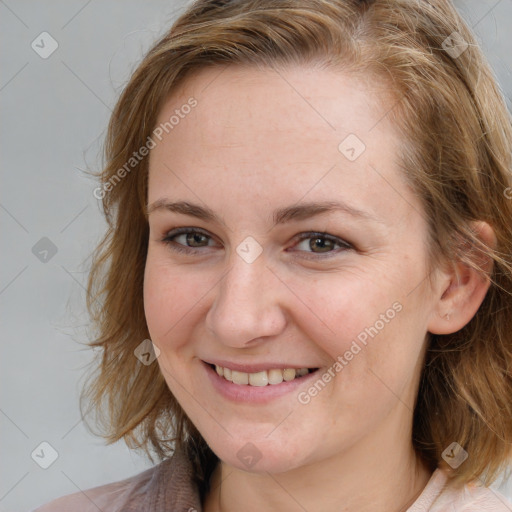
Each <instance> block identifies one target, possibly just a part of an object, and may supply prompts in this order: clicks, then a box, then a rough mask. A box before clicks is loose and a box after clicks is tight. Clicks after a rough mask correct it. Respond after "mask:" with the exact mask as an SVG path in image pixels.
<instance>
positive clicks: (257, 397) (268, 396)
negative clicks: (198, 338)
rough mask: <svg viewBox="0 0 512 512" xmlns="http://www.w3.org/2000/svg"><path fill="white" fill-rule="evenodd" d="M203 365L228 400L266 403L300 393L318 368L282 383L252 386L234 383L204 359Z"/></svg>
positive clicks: (313, 378) (216, 386)
mask: <svg viewBox="0 0 512 512" xmlns="http://www.w3.org/2000/svg"><path fill="white" fill-rule="evenodd" d="M202 364H203V366H204V367H205V369H206V373H207V375H208V378H209V379H210V381H211V383H212V385H213V387H214V388H215V389H216V390H217V391H218V392H219V393H220V394H221V395H222V396H223V397H224V398H227V399H228V400H231V401H233V402H242V403H243V402H245V403H255V404H265V403H268V402H270V401H272V400H274V399H276V398H278V397H281V396H284V395H287V394H289V393H294V392H295V393H296V394H298V392H299V390H300V388H302V387H304V385H305V384H309V383H310V382H311V381H313V380H315V379H316V378H317V374H318V370H316V371H314V372H312V373H309V374H308V375H304V376H303V377H300V378H296V379H293V380H290V381H288V382H286V381H283V382H281V384H267V385H266V386H251V385H244V384H234V383H233V382H230V381H228V380H226V379H225V378H224V377H221V376H220V375H219V374H218V373H217V372H216V371H215V370H214V369H213V368H212V367H211V366H210V365H209V364H207V363H205V362H204V361H203V363H202Z"/></svg>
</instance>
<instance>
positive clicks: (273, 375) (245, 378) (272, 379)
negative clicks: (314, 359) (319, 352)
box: [209, 364, 318, 387]
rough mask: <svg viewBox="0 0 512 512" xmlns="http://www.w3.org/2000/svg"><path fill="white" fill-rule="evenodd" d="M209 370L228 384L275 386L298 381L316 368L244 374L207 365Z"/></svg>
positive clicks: (274, 369) (276, 369)
mask: <svg viewBox="0 0 512 512" xmlns="http://www.w3.org/2000/svg"><path fill="white" fill-rule="evenodd" d="M209 366H210V368H212V369H213V370H215V371H216V372H217V375H219V377H222V378H224V379H225V380H227V381H228V382H233V384H238V385H241V386H257V387H263V386H275V385H278V384H281V383H282V382H289V381H292V380H296V379H300V378H302V377H305V376H306V375H309V374H310V373H313V372H316V371H317V370H318V368H284V369H279V368H273V369H271V370H263V371H261V372H255V373H246V372H239V371H236V370H231V369H230V368H226V367H223V366H217V365H215V364H209Z"/></svg>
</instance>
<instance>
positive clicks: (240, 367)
mask: <svg viewBox="0 0 512 512" xmlns="http://www.w3.org/2000/svg"><path fill="white" fill-rule="evenodd" d="M203 361H204V362H205V363H207V364H214V365H217V366H222V367H223V368H229V369H231V370H235V371H237V372H244V373H257V372H262V371H264V370H272V369H279V370H284V369H286V368H295V369H296V370H298V369H299V368H318V366H312V365H309V364H303V365H301V364H293V363H279V362H277V363H276V362H265V363H251V364H243V363H234V362H232V361H225V360H220V359H215V360H213V359H210V360H209V361H206V360H204V359H203Z"/></svg>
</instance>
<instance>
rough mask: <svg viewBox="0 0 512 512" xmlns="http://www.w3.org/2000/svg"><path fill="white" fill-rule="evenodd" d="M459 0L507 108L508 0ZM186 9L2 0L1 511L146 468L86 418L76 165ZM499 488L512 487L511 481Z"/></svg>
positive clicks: (84, 184) (82, 237)
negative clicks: (108, 442)
mask: <svg viewBox="0 0 512 512" xmlns="http://www.w3.org/2000/svg"><path fill="white" fill-rule="evenodd" d="M456 5H457V7H459V8H460V10H461V12H462V14H463V15H464V17H465V18H466V20H467V21H468V23H469V24H470V25H471V26H472V27H473V28H474V31H475V32H476V34H477V36H478V38H479V41H480V44H481V45H482V47H483V49H484V51H485V53H486V54H487V55H488V57H489V59H490V61H491V64H492V66H493V67H494V69H495V72H496V75H497V77H498V80H499V82H500V83H501V86H502V88H503V92H504V94H505V95H506V96H507V97H508V98H507V102H508V105H509V108H510V107H511V105H512V102H511V98H512V77H511V68H512V65H511V63H512V56H511V54H512V52H511V49H512V37H511V34H510V26H511V24H512V0H485V1H481V0H470V1H466V0H462V1H459V2H457V3H456ZM184 7H185V2H184V1H180V0H173V1H169V0H168V1H164V0H146V1H144V2H141V1H135V0H123V1H121V0H119V1H114V0H102V1H99V0H88V1H87V0H67V1H64V0H53V1H50V0H39V1H37V2H36V1H26V0H19V1H16V0H0V38H1V46H0V48H1V50H0V66H1V67H0V69H1V73H0V109H1V114H0V115H1V117H0V119H1V122H0V130H1V152H0V155H1V172H2V178H1V182H2V187H1V196H0V222H1V233H2V248H3V249H2V265H1V267H0V308H1V333H2V357H1V359H0V365H1V368H0V372H1V373H0V375H1V387H0V428H1V433H2V435H1V437H0V444H1V454H2V455H1V460H2V464H1V473H0V475H1V478H0V512H14V511H27V510H30V509H31V508H34V507H36V506H38V505H41V504H42V503H45V502H47V501H49V500H51V499H54V498H56V497H58V496H62V495H65V494H69V493H73V492H77V491H79V490H83V489H87V488H90V487H94V486H97V485H101V484H104V483H107V482H112V481H115V480H120V479H122V478H125V477H128V476H130V475H133V474H135V473H138V472H140V471H142V470H144V469H146V468H148V467H149V466H150V463H149V462H148V461H146V460H145V459H144V458H143V457H142V456H140V455H137V454H136V453H132V452H131V451H129V450H128V448H127V447H126V446H125V445H124V443H117V444H115V445H113V446H108V447H107V446H105V444H104V442H103V441H102V439H101V438H98V437H94V436H92V435H91V434H90V433H89V432H88V431H87V430H86V429H85V427H84V424H83V421H82V419H81V417H80V412H79V408H78V396H79V390H80V385H81V383H82V382H83V376H84V373H85V371H86V370H87V363H88V362H89V361H90V360H91V355H92V352H91V351H90V350H87V349H86V347H85V346H84V345H81V344H79V343H78V341H82V342H85V341H86V339H85V334H84V333H85V328H86V326H87V322H88V320H87V316H86V313H85V293H84V285H85V282H86V278H87V271H88V269H89V261H88V260H87V256H88V255H89V253H90V251H91V250H92V248H93V247H94V244H96V243H97V242H98V240H99V238H100V236H101V234H102V232H103V229H104V221H103V219H102V217H101V214H100V208H99V202H98V201H97V200H96V199H95V197H94V196H93V190H94V188H95V187H96V184H95V183H94V182H93V181H92V180H91V179H90V178H87V176H86V175H85V174H84V173H83V172H82V170H83V169H86V168H87V169H93V170H97V169H98V167H99V165H100V161H101V160H100V154H101V144H102V140H103V137H104V134H105V128H106V126H107V122H108V119H109V115H110V113H111V109H112V108H113V105H114V103H115V100H116V98H117V97H118V95H119V93H120V91H121V90H122V87H123V86H124V84H125V83H126V81H127V79H128V77H129V76H130V72H131V71H133V69H134V67H135V66H136V64H137V63H138V62H139V61H140V60H141V58H142V56H143V55H144V53H145V52H146V51H147V50H148V49H149V47H150V45H151V44H152V43H153V42H154V41H155V40H156V39H157V38H158V36H159V35H161V34H162V33H163V32H164V31H165V30H166V29H167V28H168V27H169V26H170V24H171V23H172V21H173V20H174V19H175V18H176V16H177V15H178V14H179V13H180V12H182V11H183V9H184ZM41 40H42V41H43V42H41ZM57 45H58V46H57ZM52 50H54V51H53V53H51V55H48V53H49V52H51V51H52ZM41 443H48V444H43V445H41ZM38 454H39V456H38ZM54 459H55V460H54ZM50 463H51V465H49V467H48V468H47V469H43V467H41V466H44V465H47V464H50ZM496 485H498V484H496ZM501 490H502V492H504V493H506V494H507V495H508V496H510V497H511V499H512V485H511V484H510V480H509V481H508V484H507V482H506V481H505V482H504V484H503V485H502V486H501Z"/></svg>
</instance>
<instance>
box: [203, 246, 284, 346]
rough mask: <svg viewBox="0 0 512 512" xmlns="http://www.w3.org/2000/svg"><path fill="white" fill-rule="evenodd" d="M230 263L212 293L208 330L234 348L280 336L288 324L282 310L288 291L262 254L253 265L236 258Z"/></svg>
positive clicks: (207, 322) (207, 317) (235, 255)
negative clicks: (213, 296) (213, 294)
mask: <svg viewBox="0 0 512 512" xmlns="http://www.w3.org/2000/svg"><path fill="white" fill-rule="evenodd" d="M230 263H231V266H230V268H229V270H228V271H227V272H226V275H225V276H224V277H223V278H222V279H221V280H220V282H219V284H218V286H217V287H215V288H214V290H213V292H214V293H215V298H214V300H213V303H212V305H211V307H210V309H209V311H208V313H207V316H206V327H207V328H208V329H209V330H210V331H211V332H212V333H213V334H214V336H215V338H216V339H217V340H218V341H219V342H220V343H222V344H223V345H227V346H231V347H234V348H242V347H246V346H248V345H251V342H256V341H257V340H259V341H261V339H262V338H265V337H272V336H278V335H279V334H281V333H282V332H283V330H284V328H285V326H286V321H287V320H286V314H285V310H284V308H283V303H284V299H285V294H286V287H285V285H284V284H283V283H282V282H281V281H280V280H279V279H278V277H277V276H276V275H275V271H273V270H272V269H271V268H269V267H268V266H267V263H266V260H265V258H264V257H263V254H262V255H260V256H259V257H258V258H257V259H256V261H254V262H252V263H247V262H246V261H244V260H243V259H242V258H240V257H239V256H238V255H237V254H234V255H233V257H232V258H231V261H230ZM288 293H289V291H288Z"/></svg>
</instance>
